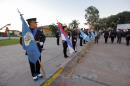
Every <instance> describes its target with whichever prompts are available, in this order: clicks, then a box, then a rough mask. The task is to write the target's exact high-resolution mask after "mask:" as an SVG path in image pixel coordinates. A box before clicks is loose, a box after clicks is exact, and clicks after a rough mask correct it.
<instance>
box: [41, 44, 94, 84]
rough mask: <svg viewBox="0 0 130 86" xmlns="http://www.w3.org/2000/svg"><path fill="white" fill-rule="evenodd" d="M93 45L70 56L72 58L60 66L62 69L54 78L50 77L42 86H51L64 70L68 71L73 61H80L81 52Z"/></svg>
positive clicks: (58, 70) (59, 69)
mask: <svg viewBox="0 0 130 86" xmlns="http://www.w3.org/2000/svg"><path fill="white" fill-rule="evenodd" d="M91 43H92V42H89V43H88V44H87V45H85V46H84V47H83V48H82V49H81V50H80V51H79V52H77V53H74V54H72V55H71V56H70V57H71V58H68V60H67V61H66V62H64V63H63V64H62V65H60V67H59V68H58V69H57V71H56V72H55V73H54V74H53V75H52V76H50V77H49V78H48V79H47V80H45V82H43V83H42V84H41V85H40V86H49V85H51V84H52V83H53V82H54V81H55V80H56V79H57V78H58V77H59V76H60V74H61V73H62V72H63V71H64V69H66V68H67V67H68V65H69V64H72V61H73V60H75V61H77V60H78V59H79V56H80V54H81V51H83V50H84V49H86V47H87V46H89V45H90V44H91Z"/></svg>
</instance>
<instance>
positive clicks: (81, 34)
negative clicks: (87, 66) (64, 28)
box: [80, 30, 90, 42]
mask: <svg viewBox="0 0 130 86" xmlns="http://www.w3.org/2000/svg"><path fill="white" fill-rule="evenodd" d="M80 37H82V38H83V40H85V41H87V42H89V41H90V38H89V36H88V35H86V34H85V33H84V32H83V31H81V30H80Z"/></svg>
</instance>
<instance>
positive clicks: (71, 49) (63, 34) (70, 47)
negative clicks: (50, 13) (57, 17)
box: [57, 22, 74, 54]
mask: <svg viewBox="0 0 130 86" xmlns="http://www.w3.org/2000/svg"><path fill="white" fill-rule="evenodd" d="M57 24H58V28H59V29H60V31H61V38H62V40H65V41H66V42H67V45H68V48H69V52H70V53H71V54H72V53H73V52H74V49H73V46H72V43H71V42H70V39H69V38H68V35H67V34H66V32H65V31H64V30H63V27H62V25H61V24H60V23H59V22H57Z"/></svg>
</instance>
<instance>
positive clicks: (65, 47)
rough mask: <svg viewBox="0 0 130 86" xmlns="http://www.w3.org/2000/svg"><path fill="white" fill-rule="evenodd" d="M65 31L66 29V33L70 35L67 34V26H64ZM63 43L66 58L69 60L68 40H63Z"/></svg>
mask: <svg viewBox="0 0 130 86" xmlns="http://www.w3.org/2000/svg"><path fill="white" fill-rule="evenodd" d="M63 29H64V31H65V32H66V34H68V33H67V26H63ZM62 43H63V53H64V57H65V58H67V57H68V55H67V47H68V45H67V41H66V40H62Z"/></svg>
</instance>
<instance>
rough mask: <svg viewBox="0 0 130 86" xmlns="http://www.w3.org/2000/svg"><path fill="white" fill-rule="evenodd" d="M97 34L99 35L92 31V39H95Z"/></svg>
mask: <svg viewBox="0 0 130 86" xmlns="http://www.w3.org/2000/svg"><path fill="white" fill-rule="evenodd" d="M96 36H97V33H96V32H91V40H94V39H95V37H96Z"/></svg>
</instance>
